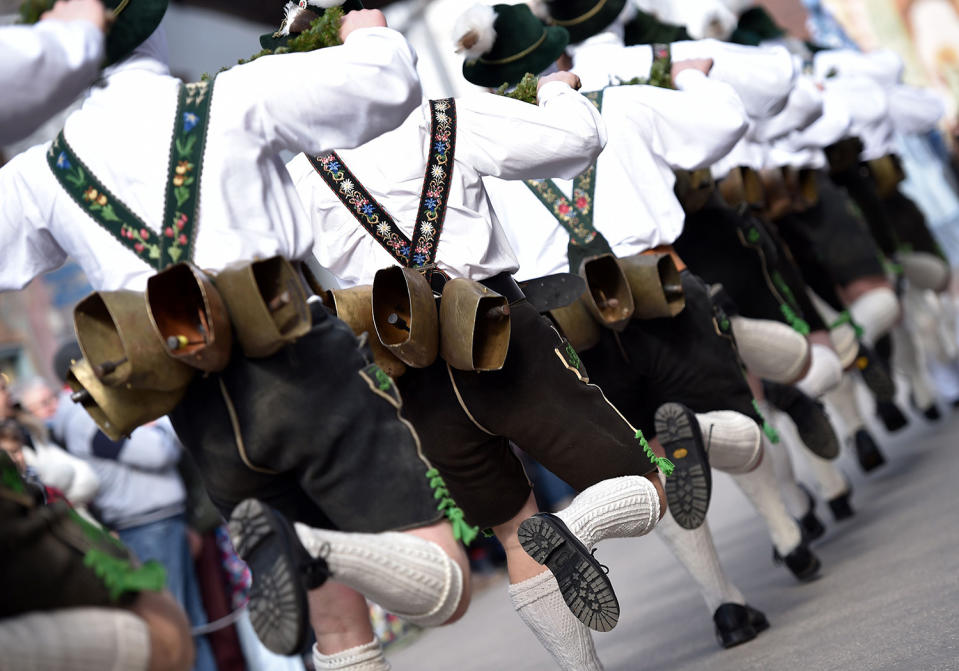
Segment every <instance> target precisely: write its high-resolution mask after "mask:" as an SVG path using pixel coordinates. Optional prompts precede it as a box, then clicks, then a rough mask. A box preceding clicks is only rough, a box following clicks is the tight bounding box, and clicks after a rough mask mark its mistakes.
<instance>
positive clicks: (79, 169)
mask: <svg viewBox="0 0 959 671" xmlns="http://www.w3.org/2000/svg"><path fill="white" fill-rule="evenodd" d="M212 98H213V82H200V83H196V84H185V85H183V86H181V87H180V93H179V98H178V101H177V111H176V117H175V125H174V129H173V139H172V141H171V143H170V162H169V169H168V173H167V186H166V199H165V203H164V212H163V219H162V224H163V230H162V231H161V233H160V234H157V233H155V232H153V231H151V230H150V228H149V227H148V226H147V224H146V222H144V221H143V219H141V218H140V217H138V216H137V215H136V214H134V213H133V211H132V210H130V208H129V207H127V206H126V205H125V204H124V203H123V202H122V201H121V200H120V199H119V198H117V197H116V196H115V195H114V194H113V192H111V191H110V190H109V189H108V188H107V187H106V186H105V185H104V184H103V183H102V182H101V181H100V180H99V179H98V178H97V177H96V175H94V174H93V172H92V171H91V170H90V168H89V167H87V165H86V164H85V163H84V162H83V161H82V160H81V159H80V157H79V156H77V154H76V152H74V151H73V149H72V148H71V147H70V145H69V143H68V142H67V139H66V137H65V136H64V134H63V131H62V130H61V131H60V133H59V135H57V138H56V139H55V140H54V141H53V143H51V145H50V149H49V150H48V151H47V163H48V164H49V166H50V169H51V170H52V171H53V174H54V176H55V177H56V178H57V181H58V182H59V183H60V186H62V187H63V189H64V190H65V191H66V192H67V194H69V196H70V197H71V198H72V199H73V201H74V202H76V203H77V205H79V206H80V208H81V209H83V210H84V211H85V212H86V213H87V214H88V215H89V216H90V218H91V219H93V220H94V221H95V222H96V223H97V224H98V225H99V226H100V227H101V228H103V229H104V230H106V231H107V232H108V233H109V234H110V235H112V236H113V237H114V238H115V239H116V240H117V241H118V242H119V243H120V244H122V245H123V246H124V247H126V248H127V249H128V250H130V251H131V252H133V253H134V254H135V255H136V256H137V257H138V258H140V260H142V261H143V262H144V263H146V264H147V265H149V266H150V267H152V268H154V269H156V270H163V269H164V268H166V267H167V266H169V265H172V264H174V263H178V262H179V261H183V260H189V259H192V258H193V247H194V242H195V237H196V235H195V233H196V221H195V220H196V212H197V208H198V206H199V201H200V194H199V184H200V172H201V168H202V165H203V151H204V148H205V146H206V129H207V124H208V122H209V119H210V101H211V100H212Z"/></svg>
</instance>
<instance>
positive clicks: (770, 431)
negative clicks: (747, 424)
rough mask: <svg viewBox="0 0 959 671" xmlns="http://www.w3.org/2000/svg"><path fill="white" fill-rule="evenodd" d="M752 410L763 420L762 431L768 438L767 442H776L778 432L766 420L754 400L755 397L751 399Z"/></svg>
mask: <svg viewBox="0 0 959 671" xmlns="http://www.w3.org/2000/svg"><path fill="white" fill-rule="evenodd" d="M753 410H755V411H756V414H757V415H759V419H761V420H762V421H763V433H765V434H766V438H768V439H769V442H770V443H772V444H773V445H776V444H778V443H779V432H778V431H776V428H775V427H774V426H773V425H772V424H770V423H769V422H767V421H766V418H765V417H764V416H763V413H762V411H761V410H760V409H759V403H757V402H756V399H753Z"/></svg>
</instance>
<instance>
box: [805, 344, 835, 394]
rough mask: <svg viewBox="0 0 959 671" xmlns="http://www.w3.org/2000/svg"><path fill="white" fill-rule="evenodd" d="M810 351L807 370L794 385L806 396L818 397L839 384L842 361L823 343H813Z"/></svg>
mask: <svg viewBox="0 0 959 671" xmlns="http://www.w3.org/2000/svg"><path fill="white" fill-rule="evenodd" d="M810 352H811V353H812V363H811V364H810V366H809V371H808V372H807V373H806V374H805V375H804V376H803V378H802V379H801V380H799V382H797V383H796V387H797V388H798V389H799V391H801V392H803V393H804V394H806V396H811V397H812V398H819V397H820V396H822V395H823V394H825V393H826V392H827V391H829V390H830V389H835V388H836V387H838V386H839V383H840V382H841V381H842V363H841V362H840V361H839V357H838V356H837V355H836V353H835V352H834V351H833V350H832V348H829V347H826V346H825V345H820V344H819V343H813V344H812V347H810Z"/></svg>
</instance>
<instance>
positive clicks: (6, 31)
mask: <svg viewBox="0 0 959 671" xmlns="http://www.w3.org/2000/svg"><path fill="white" fill-rule="evenodd" d="M0 53H2V54H3V58H2V59H0V91H4V94H3V95H2V96H0V145H3V144H9V143H11V142H15V141H17V140H20V139H23V138H25V137H26V136H27V135H29V134H30V133H32V132H33V131H35V130H36V129H37V128H39V127H40V126H41V125H42V124H43V122H45V121H47V120H48V119H49V118H50V117H52V116H53V115H54V114H55V113H56V112H58V111H59V110H61V109H63V108H64V107H66V106H67V105H69V104H70V103H71V102H73V101H74V100H75V99H76V97H77V96H79V95H80V94H81V93H82V92H83V90H84V89H85V88H87V87H88V86H89V85H90V84H91V83H92V82H93V80H94V78H95V77H96V76H97V72H98V71H99V69H100V64H101V62H102V61H103V58H104V40H103V33H102V32H101V31H100V30H99V29H98V28H97V27H96V26H94V25H93V24H92V23H90V22H89V21H58V20H54V19H49V20H47V21H41V22H40V23H38V24H36V25H35V26H4V27H0Z"/></svg>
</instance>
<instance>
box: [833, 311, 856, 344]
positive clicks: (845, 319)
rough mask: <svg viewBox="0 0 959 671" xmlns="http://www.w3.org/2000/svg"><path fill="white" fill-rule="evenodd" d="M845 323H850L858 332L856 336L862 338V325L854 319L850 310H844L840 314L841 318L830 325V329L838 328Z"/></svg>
mask: <svg viewBox="0 0 959 671" xmlns="http://www.w3.org/2000/svg"><path fill="white" fill-rule="evenodd" d="M843 324H849V325H850V326H852V328H853V330H854V331H855V332H856V338H862V334H863V333H864V331H863V329H862V327H861V326H860V325H859V324H857V323H856V322H854V321H853V320H852V315H851V314H850V313H849V310H843V311H842V313H841V314H840V315H839V318H838V319H836V321H834V322H833V323H832V324H830V325H829V328H830V329H834V328H838V327H840V326H842V325H843Z"/></svg>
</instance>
